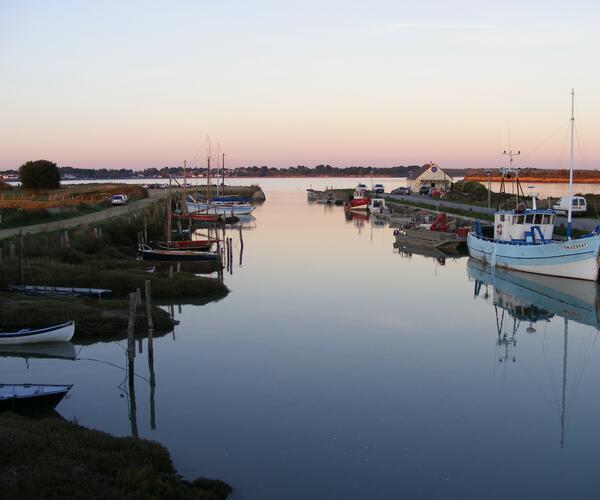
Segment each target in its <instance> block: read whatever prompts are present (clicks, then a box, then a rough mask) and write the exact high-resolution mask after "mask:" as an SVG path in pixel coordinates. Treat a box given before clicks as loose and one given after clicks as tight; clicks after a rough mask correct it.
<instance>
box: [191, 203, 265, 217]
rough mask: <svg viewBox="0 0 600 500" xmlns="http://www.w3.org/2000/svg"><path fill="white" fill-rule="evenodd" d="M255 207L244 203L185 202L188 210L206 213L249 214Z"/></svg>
mask: <svg viewBox="0 0 600 500" xmlns="http://www.w3.org/2000/svg"><path fill="white" fill-rule="evenodd" d="M255 208H256V207H254V206H252V205H244V204H227V203H222V204H214V205H213V204H211V205H210V206H208V205H207V204H206V203H192V202H188V203H187V209H188V211H189V212H202V213H203V214H206V215H248V214H251V213H252V212H253V211H254V209H255Z"/></svg>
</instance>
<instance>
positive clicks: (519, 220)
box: [515, 215, 523, 224]
mask: <svg viewBox="0 0 600 500" xmlns="http://www.w3.org/2000/svg"><path fill="white" fill-rule="evenodd" d="M515 224H523V216H522V215H517V216H516V217H515Z"/></svg>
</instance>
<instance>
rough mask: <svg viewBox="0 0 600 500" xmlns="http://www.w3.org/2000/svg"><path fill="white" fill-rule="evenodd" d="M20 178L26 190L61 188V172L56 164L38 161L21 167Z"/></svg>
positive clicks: (29, 162)
mask: <svg viewBox="0 0 600 500" xmlns="http://www.w3.org/2000/svg"><path fill="white" fill-rule="evenodd" d="M19 178H20V180H21V185H22V186H23V187H24V188H25V189H56V188H59V187H60V171H59V169H58V167H57V166H56V163H52V162H51V161H48V160H36V161H28V162H27V163H23V165H21V166H20V167H19Z"/></svg>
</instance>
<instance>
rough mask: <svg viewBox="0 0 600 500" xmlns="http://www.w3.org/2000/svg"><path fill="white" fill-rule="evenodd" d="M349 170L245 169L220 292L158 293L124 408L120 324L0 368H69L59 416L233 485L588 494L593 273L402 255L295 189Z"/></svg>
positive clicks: (375, 231) (593, 394) (595, 384)
mask: <svg viewBox="0 0 600 500" xmlns="http://www.w3.org/2000/svg"><path fill="white" fill-rule="evenodd" d="M364 180H366V179H364ZM369 182H370V180H369ZM382 182H383V183H384V184H386V187H394V186H395V185H401V183H402V182H404V180H397V181H395V180H394V181H393V180H390V179H386V180H382ZM355 183H356V179H351V180H350V179H348V180H346V181H345V182H344V180H343V179H342V180H340V179H325V180H320V179H298V180H293V181H291V180H289V179H285V180H283V179H277V180H271V179H268V180H265V182H262V181H261V184H262V185H263V187H264V190H265V191H266V196H267V201H266V202H265V203H264V204H262V205H261V206H259V207H258V208H257V209H256V211H255V212H254V215H255V220H253V221H248V222H245V223H244V224H243V225H242V227H241V231H240V229H239V228H232V229H230V230H228V236H229V237H231V238H233V257H234V259H233V265H232V272H231V273H226V274H225V277H224V279H225V282H226V284H227V285H228V286H229V287H230V289H231V293H230V294H229V295H228V296H227V297H226V298H224V299H222V300H220V301H218V302H213V303H210V304H207V305H203V306H200V305H191V304H185V303H182V304H178V303H177V301H175V304H174V305H172V306H171V305H165V306H164V307H165V308H166V309H167V310H171V311H172V313H173V314H174V316H175V317H176V319H178V320H179V321H180V324H179V325H178V326H177V327H176V328H175V330H174V332H173V333H172V334H168V335H166V336H163V337H160V338H156V339H155V341H154V366H153V369H154V373H155V381H156V385H155V388H154V390H152V388H151V384H150V382H149V380H150V372H151V370H150V367H149V363H148V357H147V344H146V341H145V340H144V341H143V342H142V343H141V347H142V352H141V353H139V352H138V354H137V357H136V361H135V374H136V376H135V379H134V381H135V409H136V412H135V418H132V417H133V415H132V411H131V409H132V399H133V398H132V394H131V392H130V390H129V384H128V383H127V379H126V375H127V373H126V370H125V367H126V352H125V347H126V342H124V341H123V342H111V343H97V344H94V345H89V346H77V345H76V346H75V349H76V352H77V360H74V361H73V360H65V359H34V358H31V359H28V360H27V361H26V360H25V359H24V358H21V357H3V358H2V359H1V360H0V362H1V363H2V367H3V369H2V375H3V377H2V379H3V381H4V382H34V383H35V382H37V383H40V382H43V383H73V384H74V387H73V389H72V391H71V394H70V397H69V398H68V399H65V400H64V401H63V402H62V403H61V404H60V405H59V406H58V411H59V412H60V414H61V415H63V416H64V417H65V418H67V419H76V420H77V421H78V422H79V423H80V424H82V425H85V426H89V427H92V428H96V429H101V430H104V431H107V432H110V433H111V434H114V435H118V436H127V435H131V434H132V433H136V432H137V433H138V434H139V435H140V436H141V437H144V438H149V439H153V440H156V441H158V442H160V443H163V444H164V445H165V446H166V447H167V448H168V450H169V451H170V453H171V455H172V457H173V461H174V463H175V466H176V468H177V470H178V471H179V472H180V473H181V474H182V475H184V476H185V477H187V478H195V477H198V476H202V477H212V478H220V479H223V480H225V481H227V482H228V483H229V484H231V485H232V486H233V488H234V489H235V493H234V495H233V496H232V498H233V499H234V500H242V499H243V500H250V499H252V500H253V499H269V500H270V499H273V500H275V499H283V498H284V499H290V500H296V499H298V500H300V499H374V498H410V499H421V498H422V499H438V498H439V499H444V500H446V499H477V500H479V499H507V498H510V499H534V498H535V499H537V498H539V499H545V500H547V499H565V498H569V499H588V498H597V491H598V487H599V486H600V478H599V476H598V473H597V463H598V462H597V460H598V453H599V452H598V450H599V449H600V384H599V382H600V345H597V344H598V342H597V340H598V327H599V324H598V319H597V318H598V316H597V309H596V294H597V290H596V286H595V284H589V283H573V282H570V281H568V280H566V281H565V280H560V279H558V280H557V279H553V280H548V279H538V280H537V281H535V280H534V281H531V280H529V279H528V278H527V275H513V274H510V273H504V274H502V273H496V274H494V275H492V274H490V273H489V272H488V270H486V269H485V268H481V266H478V265H477V263H476V262H475V263H474V262H469V260H468V258H447V259H435V258H431V257H424V256H420V255H417V254H414V253H413V254H412V255H407V254H400V253H398V252H397V251H395V250H394V249H393V241H394V238H393V234H392V229H390V228H388V227H386V226H385V224H384V225H380V224H377V223H375V222H374V221H372V220H366V217H365V216H362V217H361V216H359V217H355V218H353V219H352V220H348V219H346V217H345V215H344V211H343V209H342V207H337V206H333V207H331V206H323V205H317V204H309V203H308V202H307V200H306V194H305V191H304V190H305V188H306V187H308V185H309V184H312V185H313V187H316V188H319V187H324V186H325V185H326V184H327V185H331V184H334V185H336V187H352V186H353V185H355ZM396 183H397V184H396ZM240 232H241V234H242V235H243V254H242V255H241V254H240V253H241V249H242V245H241V241H240ZM523 276H525V278H523ZM565 318H566V319H565ZM136 347H138V346H137V345H136Z"/></svg>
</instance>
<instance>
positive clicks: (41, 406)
mask: <svg viewBox="0 0 600 500" xmlns="http://www.w3.org/2000/svg"><path fill="white" fill-rule="evenodd" d="M71 387H73V385H50V384H0V411H14V412H17V413H34V412H41V411H50V410H53V409H54V408H55V407H56V405H57V404H58V403H60V402H61V401H62V399H63V398H64V397H65V396H66V394H67V393H68V392H69V391H70V390H71Z"/></svg>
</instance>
